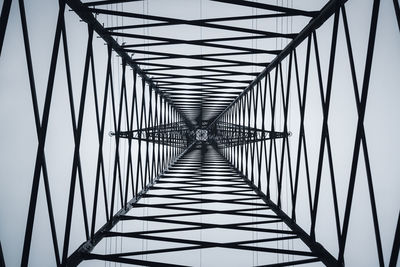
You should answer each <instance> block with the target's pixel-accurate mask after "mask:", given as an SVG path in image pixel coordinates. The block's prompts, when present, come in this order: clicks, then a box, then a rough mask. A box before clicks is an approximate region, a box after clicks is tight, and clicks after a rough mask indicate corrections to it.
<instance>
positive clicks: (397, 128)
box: [0, 0, 400, 266]
mask: <svg viewBox="0 0 400 267" xmlns="http://www.w3.org/2000/svg"><path fill="white" fill-rule="evenodd" d="M25 2H26V3H25V8H26V12H27V20H28V30H29V37H30V42H31V50H32V57H33V66H34V74H35V79H36V87H37V91H38V102H39V110H40V113H41V112H42V110H43V104H44V95H45V88H46V83H47V77H48V69H49V64H50V57H51V51H52V46H53V39H54V32H55V25H56V19H57V11H58V1H52V0H40V1H39V0H32V1H25ZM260 2H261V1H260ZM263 2H265V3H273V4H275V1H263ZM278 2H279V3H282V1H278ZM283 2H284V3H283V4H285V5H287V4H290V5H291V4H293V6H294V7H298V8H300V7H302V8H305V9H308V10H317V9H319V8H321V7H322V4H321V3H320V1H307V3H301V4H300V3H298V1H294V3H292V2H291V1H289V3H288V2H287V1H283ZM371 3H372V1H363V0H349V1H348V3H347V4H346V11H347V16H348V20H349V27H350V32H351V38H352V45H353V52H354V58H355V64H356V73H357V80H358V84H359V85H361V83H362V79H363V74H364V63H365V58H366V48H367V39H368V33H369V24H370V16H371V7H372V5H371ZM2 4H3V2H2V1H1V0H0V6H2ZM199 7H200V8H199ZM118 8H119V9H120V8H121V7H118ZM124 10H125V11H127V10H136V12H139V13H140V12H143V13H148V14H154V15H163V16H177V17H180V18H185V19H192V18H193V19H195V18H207V17H218V16H220V15H222V14H223V15H224V16H229V15H239V14H242V15H244V14H247V15H249V14H254V12H255V10H252V9H250V8H248V9H241V8H239V7H235V6H232V8H231V9H223V8H222V6H221V5H220V6H218V5H217V4H215V3H210V1H206V0H201V1H198V0H191V1H183V0H174V1H168V4H166V1H162V0H147V1H143V3H132V4H131V5H128V4H126V5H125V6H124ZM258 12H260V13H261V11H258ZM65 19H66V28H67V35H68V49H69V51H70V61H71V62H70V63H71V72H72V73H71V75H72V84H73V88H74V99H75V109H76V110H77V109H78V106H79V105H78V103H79V98H80V96H79V93H80V88H81V80H82V75H83V63H84V56H85V50H86V42H87V27H86V25H85V23H83V22H81V21H79V18H78V17H77V16H76V15H75V14H74V12H72V11H69V9H67V10H66V12H65ZM99 20H100V21H102V22H104V24H105V25H106V26H112V25H115V24H118V25H121V24H123V23H128V22H129V21H111V19H109V18H107V17H99ZM131 22H135V21H131ZM246 23H247V24H245V22H243V26H248V27H258V28H262V29H267V30H268V29H271V30H275V29H276V28H277V27H278V28H279V29H278V30H281V31H286V30H289V29H292V30H293V31H294V32H297V31H299V30H300V29H301V28H302V27H303V26H304V25H305V22H304V21H302V20H301V18H298V19H297V20H296V19H295V20H294V21H293V23H292V21H289V20H282V21H275V20H270V21H264V20H260V21H258V22H257V25H255V24H254V21H253V22H251V21H248V22H246ZM251 23H253V24H251ZM280 23H282V24H280ZM342 23H343V22H342V20H340V22H339V33H338V45H337V56H336V61H335V77H334V79H333V89H332V99H331V106H330V115H329V121H328V124H329V130H330V138H331V143H332V153H333V161H334V168H335V176H336V181H337V182H336V184H337V191H338V198H339V210H340V217H341V219H342V220H343V217H344V214H343V213H344V205H345V203H346V195H347V188H348V181H349V176H350V168H351V158H352V153H353V147H354V138H355V131H356V123H357V110H356V105H355V100H354V92H353V87H352V81H351V75H350V68H349V63H348V57H347V50H346V49H347V48H346V45H345V39H344V31H343V24H342ZM332 25H333V22H332V18H331V19H330V20H328V21H327V22H326V23H325V24H324V25H323V26H322V27H320V28H319V29H318V30H317V36H318V41H319V47H320V55H321V64H322V69H323V70H324V72H323V73H322V75H323V77H324V84H326V77H327V66H328V61H329V47H330V41H331V31H332V30H331V29H332ZM144 34H147V35H157V36H170V37H178V36H179V37H180V38H186V39H194V38H200V37H204V38H211V37H212V36H219V34H220V33H219V32H217V31H213V30H208V29H196V30H193V29H192V28H189V27H185V26H176V28H174V29H173V30H171V31H165V30H163V29H161V28H160V29H157V30H156V29H151V30H150V31H147V32H144ZM95 37H96V38H94V43H93V46H94V59H95V65H96V73H97V76H96V80H97V84H98V85H99V86H98V88H99V89H98V90H99V94H100V95H101V94H102V93H103V92H104V83H105V73H106V63H107V50H106V46H105V45H104V42H103V41H102V40H101V39H99V38H97V35H95ZM124 41H125V40H121V39H120V40H118V42H120V43H122V42H124ZM242 45H248V44H245V43H242ZM251 45H252V46H256V47H268V48H282V47H283V46H284V45H285V41H284V40H279V41H275V40H271V41H268V42H265V43H263V42H261V41H257V43H253V44H251ZM61 47H62V46H61ZM399 47H400V34H399V29H398V27H397V24H396V19H395V15H394V10H393V4H392V1H381V8H380V11H379V19H378V28H377V37H376V48H375V51H374V58H373V65H372V75H371V82H370V90H369V94H368V101H367V108H366V116H365V122H364V125H365V132H366V139H367V144H368V152H369V157H370V161H371V169H372V177H373V184H374V189H375V196H376V203H377V210H378V218H379V225H380V229H381V235H382V245H383V252H384V258H385V263H386V264H388V261H389V257H390V253H391V248H392V244H393V238H394V231H395V226H396V222H397V217H398V214H399V208H400V205H399V203H400V195H399V194H398V188H400V179H399V176H400V165H399V164H398V161H399V160H398V159H399V157H398V151H400V141H399V138H398V136H399V134H400V120H399V119H398V115H399V114H400V106H399V105H398V99H399V98H400V90H399V84H400V75H398V74H399V69H400V50H399V49H398V48H399ZM165 49H166V52H168V51H175V52H176V51H179V53H183V54H191V53H200V52H201V53H206V52H209V51H208V50H207V49H206V48H200V47H193V46H176V47H169V48H165ZM201 49H203V50H201ZM305 49H306V46H305V43H303V44H301V45H300V46H299V47H298V50H297V53H298V55H299V62H300V64H299V66H300V73H301V77H302V76H304V58H305V57H304V55H305ZM210 51H211V50H210ZM312 58H313V57H312ZM270 59H272V58H265V57H263V56H259V57H256V58H251V60H253V61H254V62H259V61H263V60H270ZM120 63H121V62H120V59H119V58H118V57H116V55H115V54H113V72H114V77H115V79H114V84H115V87H116V88H119V86H120V77H121V75H122V73H121V70H120V68H119V66H120ZM180 63H182V64H193V65H195V64H196V63H193V62H188V61H187V60H183V61H182V62H180ZM285 64H286V65H285ZM287 64H288V63H287V60H285V61H284V62H283V66H287ZM315 66H316V65H315V59H314V58H313V60H312V62H311V65H310V73H311V74H312V75H310V80H309V91H308V99H307V108H306V115H305V131H306V133H307V134H306V136H307V144H308V150H309V158H310V159H309V162H310V173H311V177H314V178H313V179H314V180H315V176H316V170H317V162H318V151H319V142H320V138H321V123H322V112H321V103H320V95H319V91H318V80H317V76H316V68H315ZM249 68H250V69H249V70H248V71H251V67H249ZM255 70H256V71H261V70H262V68H257V69H255ZM129 71H130V70H129ZM127 82H128V84H129V85H130V86H131V87H132V83H133V79H132V75H128V80H127ZM139 84H140V83H139V81H138V85H139ZM88 86H89V87H88V95H87V100H86V104H87V108H86V110H85V116H84V125H83V135H82V146H81V153H80V155H81V161H82V162H83V176H84V177H85V179H84V183H85V190H86V191H85V193H86V195H87V199H88V207H91V205H92V202H91V201H92V200H91V199H92V196H93V192H94V185H93V184H94V179H95V171H96V160H97V153H98V141H97V131H96V118H95V110H94V94H93V89H92V88H93V84H92V82H91V81H89V85H88ZM359 87H361V86H359ZM139 91H140V90H139ZM293 92H294V91H293ZM116 94H117V98H118V94H119V91H118V90H117V91H116ZM131 94H132V92H131V91H128V95H129V96H131ZM138 94H139V96H140V95H141V94H142V92H141V91H140V92H138ZM278 98H279V96H278ZM98 99H99V100H100V99H101V97H98ZM278 101H279V99H278ZM289 101H290V106H289V130H290V131H291V132H292V136H291V137H290V139H289V140H290V149H291V151H293V152H292V155H295V152H296V149H297V139H298V133H299V106H298V101H297V95H296V94H295V93H292V94H291V95H290V100H289ZM279 110H281V107H280V108H279ZM50 114H51V115H50V119H49V129H48V137H47V140H46V147H45V153H46V158H47V165H48V172H49V177H50V187H51V192H52V198H53V208H54V212H55V220H56V226H57V235H58V239H59V246H60V248H62V239H63V235H64V227H65V216H66V211H67V200H68V189H69V180H70V176H71V169H72V158H73V148H74V141H73V134H72V124H71V117H70V110H69V103H68V93H67V84H66V76H65V66H64V56H63V55H62V54H60V55H59V62H58V64H57V70H56V78H55V85H54V96H53V102H52V105H51V113H50ZM267 117H268V116H267ZM276 120H277V125H280V127H282V120H283V118H282V113H281V111H280V112H279V113H278V115H277V119H276ZM0 125H1V127H2V128H1V131H0V203H1V204H0V241H1V245H2V248H3V252H4V254H5V260H6V264H7V266H17V265H19V264H20V258H21V255H22V246H23V239H24V233H25V226H26V218H27V212H28V204H29V197H30V190H31V185H32V177H33V169H34V163H35V161H34V160H35V156H36V149H37V145H38V142H37V137H36V131H35V122H34V116H33V109H32V101H31V95H30V90H29V80H28V73H27V68H26V59H25V53H24V45H23V39H22V31H21V22H20V17H19V8H18V5H17V1H14V2H13V4H12V7H11V13H10V19H9V23H8V27H7V32H6V36H5V41H4V45H3V50H2V54H1V58H0ZM114 130H115V129H113V125H112V121H111V105H110V104H109V105H108V106H107V117H106V126H105V133H106V134H107V133H108V132H109V131H114ZM122 147H123V151H124V153H123V157H126V155H127V144H126V143H123V144H122ZM114 150H115V144H114V142H113V140H112V138H110V137H108V136H105V138H104V149H103V151H104V155H105V162H106V166H105V167H106V173H108V175H107V179H108V180H107V181H108V183H109V182H110V177H111V173H110V171H111V170H112V168H113V165H112V163H111V161H110V160H111V159H112V156H113V153H114ZM136 150H137V147H136V146H134V148H133V151H134V152H135V151H136ZM363 153H364V152H361V154H360V158H362V155H363ZM325 157H326V156H325ZM294 162H295V157H294V156H293V159H292V166H294ZM325 162H326V158H325ZM300 177H301V178H300V179H301V180H300V181H301V182H300V189H299V194H305V188H306V184H305V182H304V169H303V170H302V173H301V176H300ZM284 179H285V180H284V187H287V185H288V175H285V178H284ZM314 180H313V181H314ZM313 184H314V183H313ZM313 186H314V185H313ZM355 188H356V189H355V193H354V202H353V208H352V215H351V218H350V228H349V236H348V242H347V246H346V254H345V259H346V263H347V266H377V257H376V246H375V242H374V232H373V224H372V217H371V209H370V203H369V195H368V185H367V180H366V174H365V166H364V163H363V161H360V164H359V167H358V171H357V176H356V187H355ZM43 189H44V188H43V181H41V183H40V188H39V197H38V208H37V211H36V217H35V223H34V231H33V241H32V250H31V256H30V264H31V265H32V266H54V256H53V251H52V243H51V235H50V231H49V222H48V215H47V208H46V203H45V194H44V190H43ZM330 190H331V188H330V183H329V173H328V169H327V165H326V164H325V165H324V168H323V175H322V187H321V192H322V193H321V200H320V201H321V202H320V206H319V210H318V212H319V219H318V220H319V221H318V222H317V234H318V237H319V238H318V242H320V243H321V244H323V245H324V246H325V247H326V248H327V249H328V250H329V251H330V252H331V253H332V254H333V255H337V251H338V246H337V242H336V239H335V238H336V237H335V235H336V233H335V225H334V217H333V212H332V204H331V196H330V194H331V193H330V192H331V191H330ZM108 191H110V190H108ZM76 192H77V193H76V197H75V201H76V202H75V206H76V207H77V208H76V210H75V212H74V214H73V224H72V228H73V231H72V236H71V244H70V251H73V250H74V248H77V247H78V246H79V245H80V244H81V243H82V242H83V241H84V239H83V237H84V234H83V227H82V215H81V210H80V205H81V204H80V202H79V197H78V194H79V190H78V191H76ZM284 194H287V189H286V190H285V191H284ZM304 199H305V198H304ZM283 207H284V210H285V209H286V210H287V211H290V206H289V204H288V203H286V202H285V203H284V205H283ZM117 208H118V207H117ZM298 209H300V210H302V209H303V210H304V216H302V212H298V213H299V215H298V216H299V218H298V223H299V225H300V226H302V227H303V228H304V229H309V221H308V220H307V214H306V210H307V205H306V203H299V207H298ZM99 212H100V214H99V218H104V211H100V210H99ZM99 221H101V220H100V219H99ZM100 225H101V224H100V223H99V225H98V227H100ZM216 234H218V233H216ZM283 245H285V244H283Z"/></svg>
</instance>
